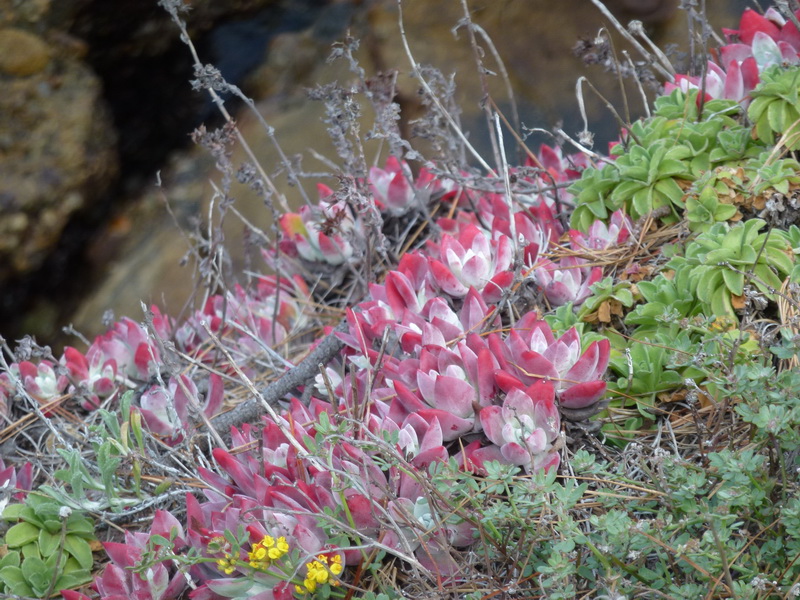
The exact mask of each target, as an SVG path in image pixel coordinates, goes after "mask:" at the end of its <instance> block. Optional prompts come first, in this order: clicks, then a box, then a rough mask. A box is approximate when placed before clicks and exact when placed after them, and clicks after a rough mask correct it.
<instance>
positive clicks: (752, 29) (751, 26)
mask: <svg viewBox="0 0 800 600" xmlns="http://www.w3.org/2000/svg"><path fill="white" fill-rule="evenodd" d="M722 31H723V33H724V34H725V35H726V36H727V37H728V39H729V40H730V39H732V38H733V37H734V36H736V37H738V38H739V40H740V41H741V42H742V43H744V44H748V45H749V44H752V43H753V39H754V38H755V35H756V33H758V32H762V33H765V34H767V35H768V36H769V37H771V38H772V39H778V37H779V36H780V33H781V29H780V25H779V24H776V23H775V22H774V21H771V20H770V19H768V18H767V17H765V16H762V15H760V14H758V13H757V12H756V11H754V10H752V9H750V8H747V9H745V11H744V13H742V18H741V19H740V21H739V29H723V30H722Z"/></svg>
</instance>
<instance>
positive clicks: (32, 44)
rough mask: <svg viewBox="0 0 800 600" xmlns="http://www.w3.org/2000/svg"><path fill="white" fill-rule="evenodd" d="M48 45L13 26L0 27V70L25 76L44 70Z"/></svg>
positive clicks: (47, 57) (47, 60)
mask: <svg viewBox="0 0 800 600" xmlns="http://www.w3.org/2000/svg"><path fill="white" fill-rule="evenodd" d="M49 62H50V47H49V46H48V45H47V43H46V42H45V41H44V40H42V39H41V38H40V37H38V36H36V35H34V34H32V33H29V32H27V31H24V30H22V29H16V28H13V27H6V28H4V29H0V72H2V73H5V74H6V75H13V76H16V77H27V76H29V75H34V74H36V73H39V72H41V71H43V70H44V68H45V67H46V66H47V64H48V63H49Z"/></svg>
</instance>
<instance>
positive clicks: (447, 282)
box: [428, 258, 469, 298]
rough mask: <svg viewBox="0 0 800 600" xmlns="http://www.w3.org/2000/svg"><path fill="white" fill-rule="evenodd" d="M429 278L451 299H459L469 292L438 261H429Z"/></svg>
mask: <svg viewBox="0 0 800 600" xmlns="http://www.w3.org/2000/svg"><path fill="white" fill-rule="evenodd" d="M428 265H429V268H430V271H431V276H432V277H433V280H434V281H435V282H436V284H437V285H438V286H439V288H441V290H442V291H443V292H444V293H445V294H448V295H450V296H452V297H453V298H461V297H463V296H465V295H466V293H467V292H468V291H469V290H468V288H467V287H466V286H465V285H464V284H463V283H461V281H460V280H459V279H458V277H457V276H456V275H455V274H453V272H452V271H451V270H450V268H448V267H447V266H445V265H444V263H442V262H441V261H439V260H436V259H434V258H431V259H429V263H428Z"/></svg>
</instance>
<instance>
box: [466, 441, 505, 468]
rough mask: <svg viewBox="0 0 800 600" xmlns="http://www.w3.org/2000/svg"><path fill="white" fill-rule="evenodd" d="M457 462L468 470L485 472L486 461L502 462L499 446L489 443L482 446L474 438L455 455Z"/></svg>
mask: <svg viewBox="0 0 800 600" xmlns="http://www.w3.org/2000/svg"><path fill="white" fill-rule="evenodd" d="M455 459H456V461H457V462H458V464H460V465H463V466H464V468H465V469H466V470H468V471H473V472H477V473H478V474H485V473H486V468H485V466H484V465H485V464H486V463H487V462H504V460H505V459H504V458H503V454H502V453H501V452H500V446H498V445H496V444H491V445H489V446H485V447H482V446H481V442H480V441H479V440H476V441H474V442H471V443H470V444H469V445H467V446H466V447H465V448H464V450H463V451H462V452H460V453H459V454H457V455H456V456H455Z"/></svg>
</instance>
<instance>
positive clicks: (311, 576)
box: [295, 554, 344, 593]
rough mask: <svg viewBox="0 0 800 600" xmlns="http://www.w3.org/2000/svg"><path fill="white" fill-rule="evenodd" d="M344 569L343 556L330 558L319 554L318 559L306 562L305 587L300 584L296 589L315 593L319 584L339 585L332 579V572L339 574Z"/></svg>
mask: <svg viewBox="0 0 800 600" xmlns="http://www.w3.org/2000/svg"><path fill="white" fill-rule="evenodd" d="M343 569H344V567H343V566H342V557H341V556H338V555H335V556H333V557H330V558H329V557H327V556H325V555H324V554H320V555H318V556H317V560H313V561H311V562H308V563H306V578H305V580H304V581H303V585H304V586H305V589H303V588H301V587H300V586H299V585H298V586H295V590H296V591H297V592H298V593H304V592H311V593H313V592H314V591H315V590H316V589H317V586H318V585H322V584H325V583H328V584H330V585H339V582H338V581H336V580H332V579H331V574H333V575H339V574H341V572H342V570H343Z"/></svg>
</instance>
